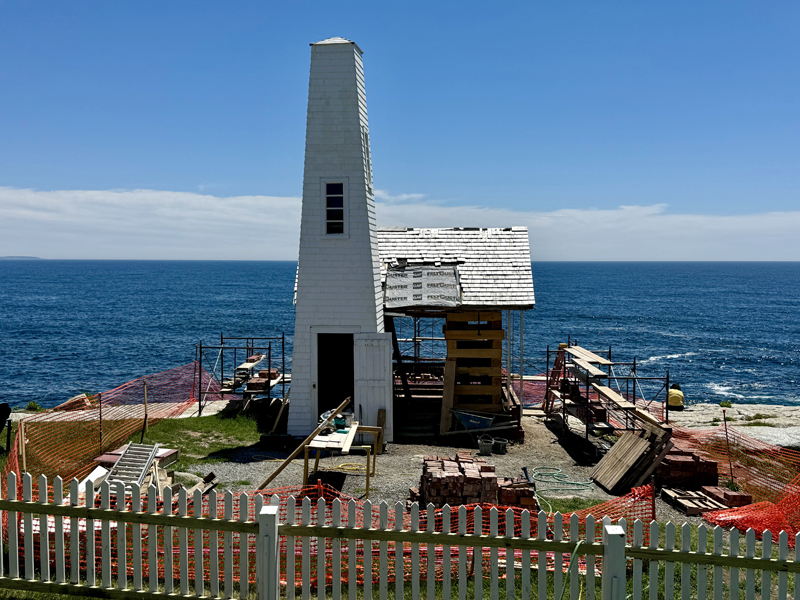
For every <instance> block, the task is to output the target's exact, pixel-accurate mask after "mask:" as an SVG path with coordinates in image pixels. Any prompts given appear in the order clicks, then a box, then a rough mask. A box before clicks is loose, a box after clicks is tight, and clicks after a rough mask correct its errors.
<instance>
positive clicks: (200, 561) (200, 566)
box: [192, 490, 205, 596]
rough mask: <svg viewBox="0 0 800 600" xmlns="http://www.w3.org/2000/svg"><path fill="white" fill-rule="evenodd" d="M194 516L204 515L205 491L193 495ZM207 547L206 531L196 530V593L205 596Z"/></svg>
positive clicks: (194, 545) (194, 543) (196, 491)
mask: <svg viewBox="0 0 800 600" xmlns="http://www.w3.org/2000/svg"><path fill="white" fill-rule="evenodd" d="M192 516H193V517H202V516H203V493H202V492H201V491H200V490H195V491H194V495H193V496H192ZM204 547H205V540H204V533H203V530H202V529H195V530H194V537H193V538H192V549H193V552H192V554H194V593H195V595H197V596H205V564H204V562H205V551H204V550H203V548H204Z"/></svg>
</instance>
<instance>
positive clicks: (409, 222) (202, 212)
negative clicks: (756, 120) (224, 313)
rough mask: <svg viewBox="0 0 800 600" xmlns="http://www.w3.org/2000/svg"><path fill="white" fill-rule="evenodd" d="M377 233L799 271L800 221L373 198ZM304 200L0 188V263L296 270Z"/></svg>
mask: <svg viewBox="0 0 800 600" xmlns="http://www.w3.org/2000/svg"><path fill="white" fill-rule="evenodd" d="M376 196H377V198H378V206H377V215H378V223H379V225H382V226H392V227H394V226H408V227H455V226H463V227H508V226H511V225H525V226H527V227H528V229H529V231H530V239H531V256H532V258H533V259H534V260H800V236H799V235H797V232H798V231H800V211H793V212H782V213H777V212H773V213H752V214H748V215H728V216H725V215H723V216H718V215H701V214H670V213H669V212H667V207H666V205H663V204H654V205H649V206H620V207H619V208H615V209H602V210H600V209H598V210H583V209H580V210H579V209H570V208H564V209H559V210H554V211H534V210H531V211H520V210H511V209H506V208H490V207H481V206H445V205H444V204H441V203H437V202H432V201H430V200H426V199H425V198H424V196H423V195H422V194H400V195H390V194H388V193H387V192H384V191H380V192H378V191H376ZM299 232H300V199H299V198H283V197H274V196H235V197H217V196H211V195H207V194H197V193H190V192H168V191H157V190H95V191H82V190H56V191H38V190H31V189H16V188H9V187H0V256H2V255H32V256H42V257H45V258H122V259H124V258H132V259H157V258H166V259H205V260H210V259H220V260H224V259H257V260H267V259H273V260H295V259H296V258H297V246H298V240H299Z"/></svg>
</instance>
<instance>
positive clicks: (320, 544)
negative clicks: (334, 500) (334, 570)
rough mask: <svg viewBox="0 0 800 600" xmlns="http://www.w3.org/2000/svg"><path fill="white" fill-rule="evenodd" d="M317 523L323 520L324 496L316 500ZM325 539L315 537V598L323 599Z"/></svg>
mask: <svg viewBox="0 0 800 600" xmlns="http://www.w3.org/2000/svg"><path fill="white" fill-rule="evenodd" d="M316 514H317V523H318V524H319V523H324V522H325V498H319V499H318V500H317V513H316ZM325 570H326V568H325V540H324V539H320V538H317V600H325V581H326V577H327V575H326V572H325Z"/></svg>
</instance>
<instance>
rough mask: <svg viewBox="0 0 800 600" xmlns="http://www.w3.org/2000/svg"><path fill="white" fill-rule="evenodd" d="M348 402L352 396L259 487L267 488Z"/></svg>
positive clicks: (261, 488)
mask: <svg viewBox="0 0 800 600" xmlns="http://www.w3.org/2000/svg"><path fill="white" fill-rule="evenodd" d="M348 404H350V398H346V399H345V401H344V402H342V403H341V404H340V405H339V406H338V407H337V408H336V410H335V411H334V412H332V413H331V416H330V417H328V418H327V419H325V420H324V421H323V422H322V423H320V424H319V426H318V427H317V428H316V429H315V430H314V431H312V432H311V435H309V436H308V437H307V438H306V439H305V440H303V442H302V443H301V444H300V445H299V446H298V447H297V448H295V450H294V452H292V453H291V454H290V455H289V456H287V457H286V459H285V460H284V461H283V462H282V463H281V464H280V465H278V468H277V469H275V470H274V471H273V472H272V475H270V476H269V477H267V478H266V479H265V480H264V481H263V482H262V483H261V485H260V486H258V489H260V490H263V489H266V487H267V486H268V485H269V483H270V482H271V481H272V480H273V479H275V478H276V477H277V476H278V474H279V473H280V472H281V471H283V470H284V469H285V468H286V467H287V466H288V465H289V463H291V462H292V461H293V460H294V459H295V458H296V457H297V456H298V455H299V454H300V453H301V452H302V451H303V448H305V446H306V444H308V443H309V442H310V441H311V440H313V439H314V438H315V437H317V435H318V434H319V432H320V431H322V430H323V429H325V428H326V427H327V426H328V423H330V422H331V421H332V420H333V418H334V417H335V416H336V415H338V414H339V413H340V412H342V411H343V410H344V409H345V407H346V406H347V405H348Z"/></svg>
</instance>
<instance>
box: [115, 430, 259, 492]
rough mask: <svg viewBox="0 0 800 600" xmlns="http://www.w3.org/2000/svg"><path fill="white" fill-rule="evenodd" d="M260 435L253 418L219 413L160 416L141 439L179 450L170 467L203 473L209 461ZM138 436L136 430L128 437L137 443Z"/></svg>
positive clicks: (222, 459) (224, 457)
mask: <svg viewBox="0 0 800 600" xmlns="http://www.w3.org/2000/svg"><path fill="white" fill-rule="evenodd" d="M260 439H261V436H260V434H259V433H258V431H257V429H256V422H255V421H254V420H253V419H250V418H248V417H244V416H242V415H237V416H235V417H230V416H226V415H222V414H219V415H212V416H209V417H191V418H189V419H164V420H163V421H160V422H159V423H156V424H155V425H152V426H150V427H149V428H148V429H147V433H146V434H145V436H144V441H145V443H148V444H156V443H157V444H160V445H162V446H164V447H165V448H176V449H178V450H180V459H178V462H177V463H175V464H173V465H170V468H172V469H174V470H176V471H187V472H199V474H201V475H205V473H206V471H207V470H208V467H210V466H211V465H213V464H215V463H220V462H225V461H228V460H230V458H231V456H233V455H234V454H235V453H236V451H237V450H240V449H242V448H246V447H249V446H252V445H253V444H255V443H257V442H258V441H260ZM140 440H141V433H136V434H134V435H132V436H131V437H130V438H129V440H128V441H130V442H137V443H138V442H139V441H140ZM248 484H249V482H248Z"/></svg>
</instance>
